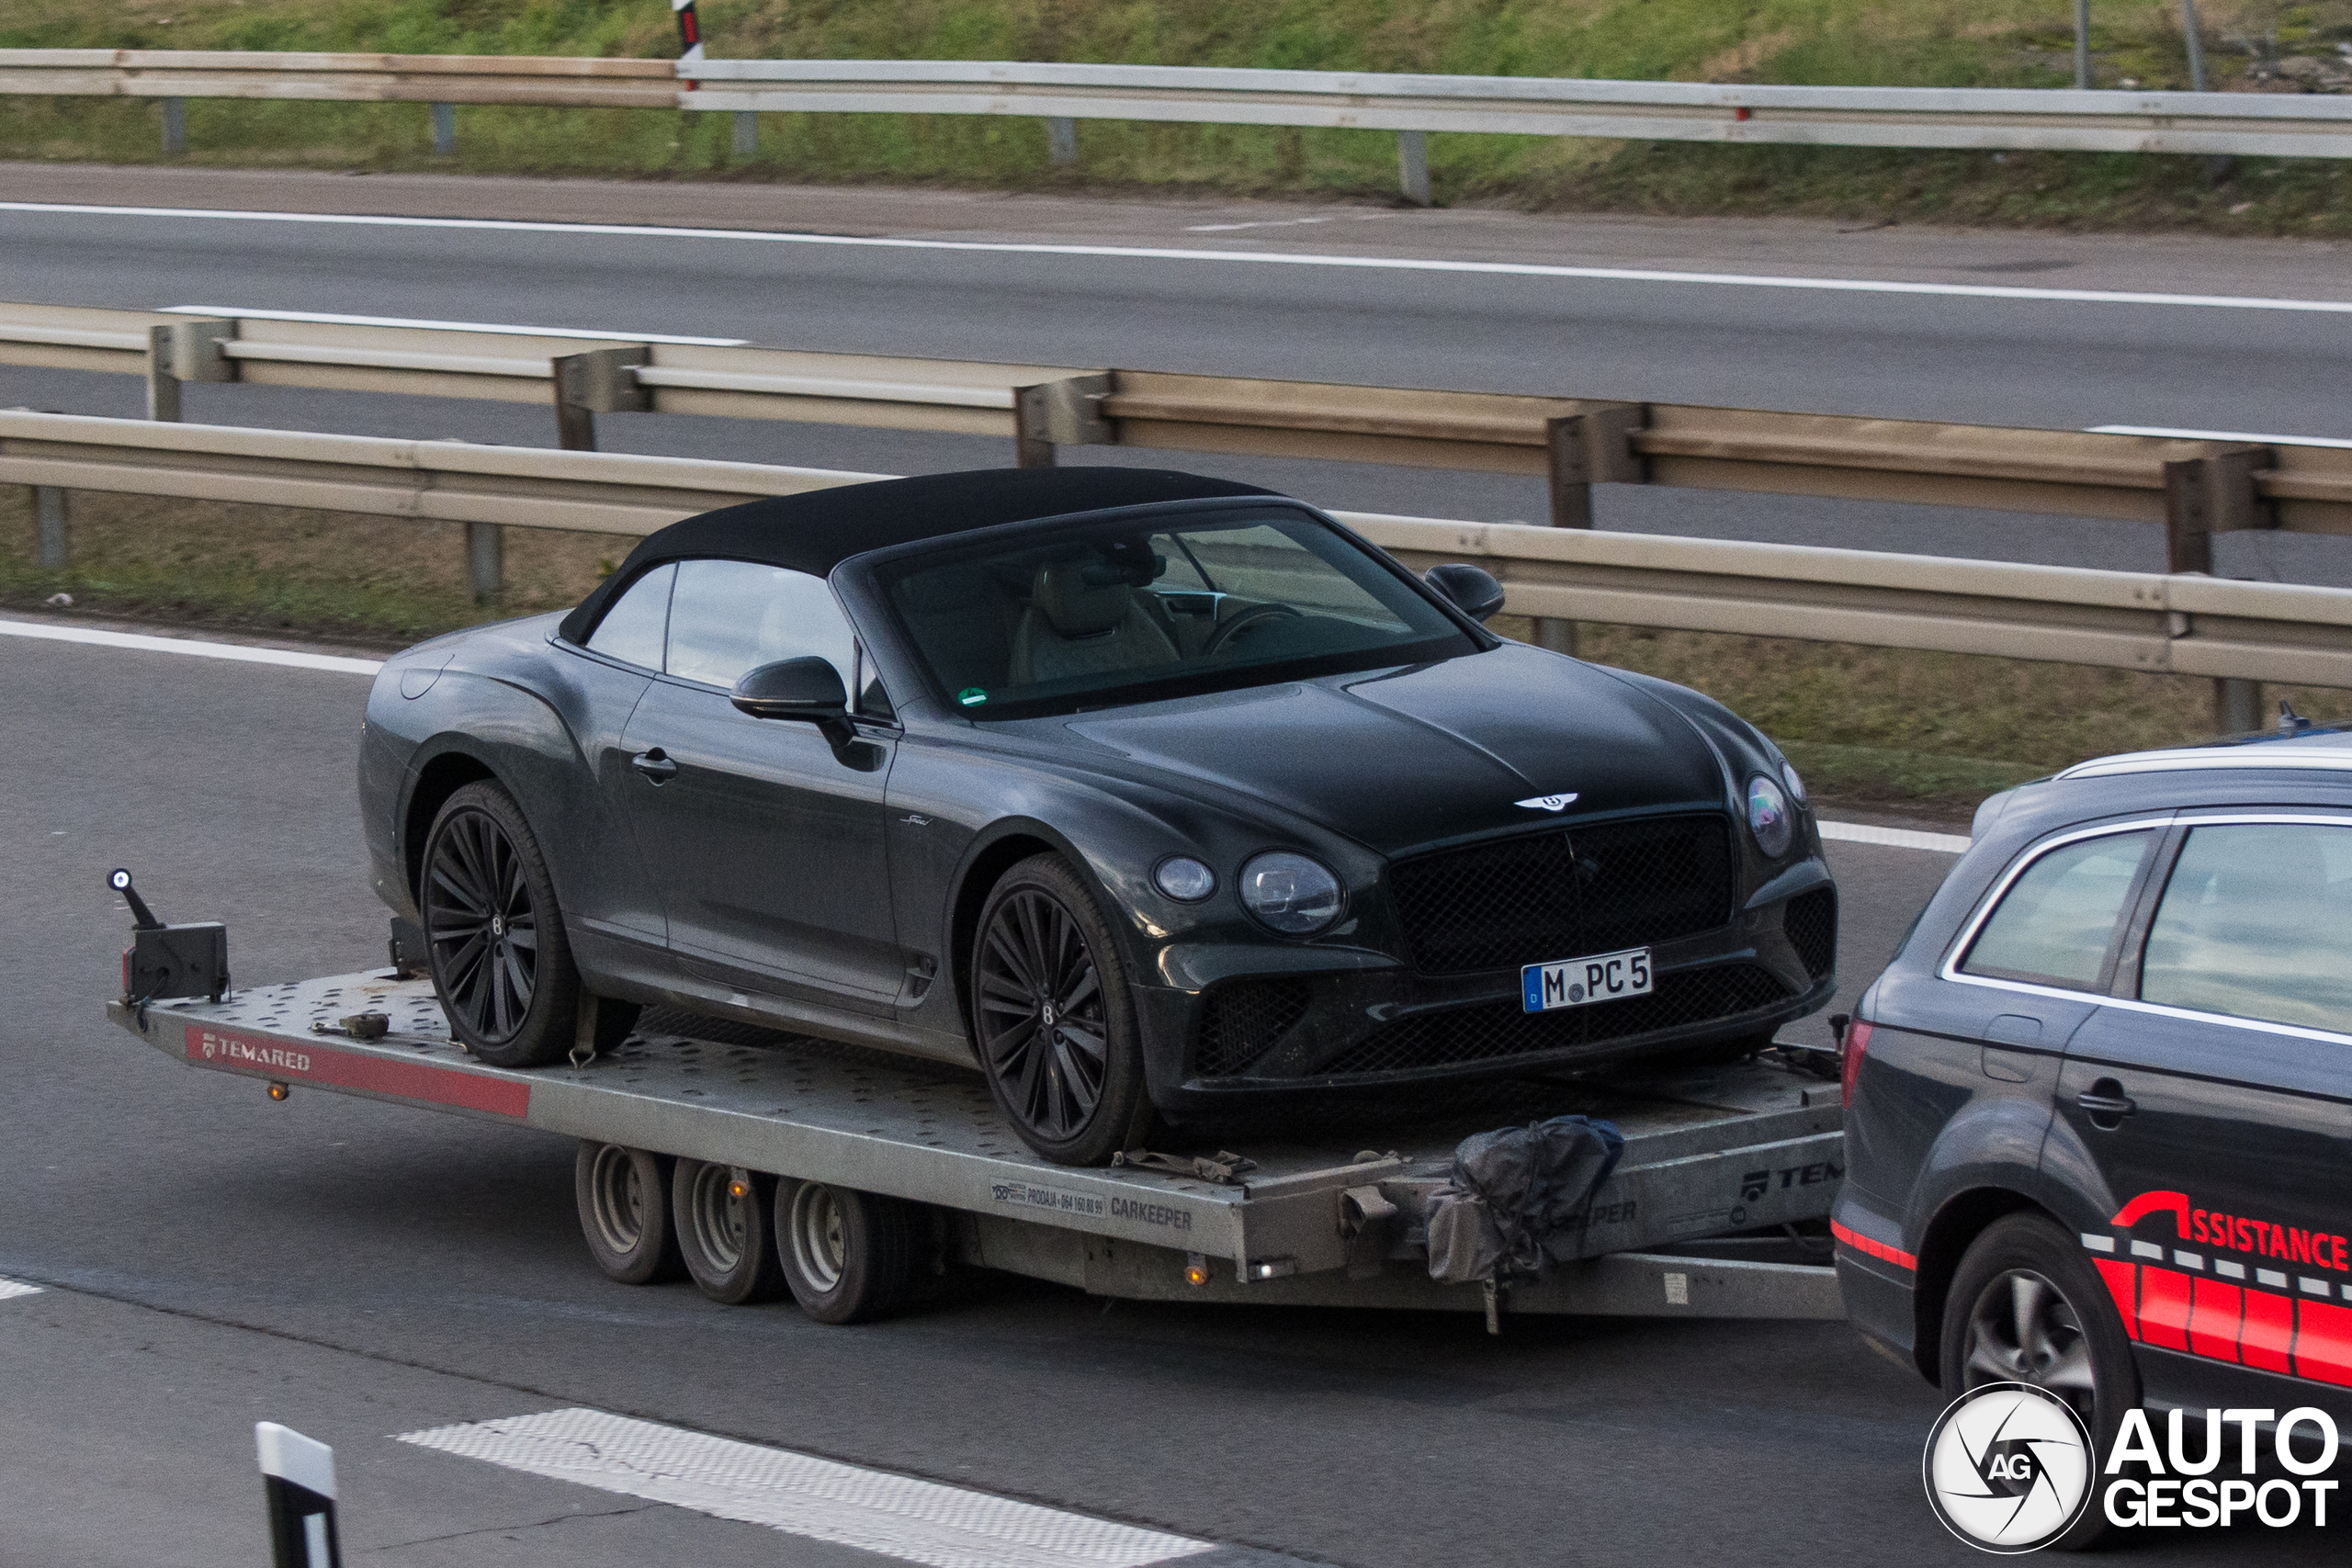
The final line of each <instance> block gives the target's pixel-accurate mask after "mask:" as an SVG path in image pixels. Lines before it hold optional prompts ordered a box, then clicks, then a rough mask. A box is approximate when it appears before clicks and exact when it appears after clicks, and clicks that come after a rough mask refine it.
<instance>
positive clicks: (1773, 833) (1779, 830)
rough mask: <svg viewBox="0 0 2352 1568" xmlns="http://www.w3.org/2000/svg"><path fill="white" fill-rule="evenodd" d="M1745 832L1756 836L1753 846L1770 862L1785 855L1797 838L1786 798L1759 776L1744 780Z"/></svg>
mask: <svg viewBox="0 0 2352 1568" xmlns="http://www.w3.org/2000/svg"><path fill="white" fill-rule="evenodd" d="M1747 830H1748V831H1749V832H1751V833H1753V834H1755V835H1756V847H1757V848H1758V849H1759V850H1762V851H1763V852H1765V853H1766V854H1768V855H1770V856H1771V857H1772V858H1773V859H1774V860H1778V859H1780V858H1781V856H1782V855H1784V854H1787V853H1788V852H1789V844H1790V842H1791V841H1792V840H1794V839H1795V838H1796V836H1797V825H1796V820H1795V818H1793V817H1792V816H1791V815H1790V812H1789V797H1788V795H1786V794H1784V793H1783V792H1782V791H1781V786H1780V785H1779V784H1774V783H1773V782H1772V781H1771V780H1770V779H1768V778H1766V777H1765V776H1764V775H1763V774H1762V773H1758V774H1756V775H1755V776H1754V777H1753V778H1750V779H1749V780H1748V781H1747Z"/></svg>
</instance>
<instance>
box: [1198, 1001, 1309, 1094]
mask: <svg viewBox="0 0 2352 1568" xmlns="http://www.w3.org/2000/svg"><path fill="white" fill-rule="evenodd" d="M1307 999H1308V992H1307V988H1306V981H1304V980H1237V981H1234V982H1233V983H1231V984H1230V985H1224V986H1219V987H1216V989H1215V990H1213V991H1211V992H1210V993H1209V994H1208V999H1207V1000H1206V1001H1205V1002H1204V1003H1203V1004H1202V1007H1201V1038H1200V1049H1199V1050H1198V1051H1197V1052H1196V1053H1194V1055H1193V1071H1194V1072H1196V1073H1198V1074H1199V1075H1200V1076H1201V1077H1204V1078H1215V1077H1227V1076H1228V1075H1230V1074H1233V1073H1238V1072H1239V1071H1240V1070H1241V1069H1242V1068H1244V1067H1246V1066H1249V1065H1250V1063H1251V1062H1254V1061H1256V1060H1257V1059H1258V1058H1259V1057H1260V1056H1261V1055H1264V1054H1265V1053H1266V1051H1267V1050H1268V1048H1270V1047H1271V1046H1272V1044H1273V1043H1274V1042H1275V1041H1277V1040H1280V1039H1281V1038H1282V1037H1283V1035H1285V1034H1287V1033H1289V1032H1290V1029H1291V1026H1292V1025H1293V1024H1295V1023H1296V1022H1297V1021H1299V1020H1300V1019H1302V1018H1305V1017H1306V1006H1307Z"/></svg>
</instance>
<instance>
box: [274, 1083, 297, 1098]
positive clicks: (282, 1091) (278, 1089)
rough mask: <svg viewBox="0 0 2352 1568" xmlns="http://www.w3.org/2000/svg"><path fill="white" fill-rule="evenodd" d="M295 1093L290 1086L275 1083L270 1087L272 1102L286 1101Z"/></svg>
mask: <svg viewBox="0 0 2352 1568" xmlns="http://www.w3.org/2000/svg"><path fill="white" fill-rule="evenodd" d="M293 1092H294V1089H293V1087H292V1086H291V1085H288V1084H282V1083H274V1084H271V1085H270V1086H269V1098H270V1099H272V1100H284V1099H285V1098H286V1097H287V1096H288V1095H289V1094H292V1093H293Z"/></svg>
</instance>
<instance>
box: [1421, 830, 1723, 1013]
mask: <svg viewBox="0 0 2352 1568" xmlns="http://www.w3.org/2000/svg"><path fill="white" fill-rule="evenodd" d="M1389 886H1390V888H1391V889H1392V890H1393V893H1394V896H1395V897H1396V900H1397V916H1398V918H1399V919H1401V920H1402V921H1403V922H1404V929H1405V941H1406V945H1407V947H1408V949H1409V951H1410V952H1411V953H1412V957H1413V964H1414V967H1415V968H1417V969H1419V970H1420V971H1421V972H1422V973H1423V974H1428V975H1463V974H1472V973H1476V972H1477V971H1479V970H1482V969H1503V968H1516V967H1518V966H1519V965H1521V964H1548V963H1551V962H1553V961H1554V960H1556V959H1562V958H1580V957H1582V956H1584V955H1585V954H1587V953H1608V952H1611V951H1613V950H1615V949H1617V948H1621V947H1637V946H1640V945H1642V944H1644V943H1646V942H1665V941H1668V940H1669V939H1671V938H1674V937H1679V936H1688V935H1691V934H1692V933H1693V932H1697V931H1712V930H1713V929H1714V928H1715V927H1717V926H1720V925H1722V924H1723V923H1724V921H1726V920H1728V919H1730V918H1731V902H1732V856H1731V828H1730V821H1729V819H1728V818H1724V817H1722V816H1720V815H1716V814H1713V813H1710V814H1708V815H1705V816H1698V817H1656V818H1649V819H1647V820H1645V821H1638V822H1610V823H1603V824H1601V825H1600V826H1599V827H1593V828H1577V829H1568V830H1566V831H1557V830H1555V831H1553V832H1548V833H1535V834H1530V835H1527V836H1526V837H1523V838H1516V839H1504V840H1498V841H1495V842H1492V843H1484V844H1473V845H1471V846H1470V847H1469V848H1467V849H1461V850H1448V851H1445V852H1442V853H1438V854H1433V855H1424V856H1422V857H1421V858H1420V859H1419V860H1409V861H1405V862H1402V863H1399V864H1397V866H1395V867H1393V868H1392V869H1391V870H1390V872H1389Z"/></svg>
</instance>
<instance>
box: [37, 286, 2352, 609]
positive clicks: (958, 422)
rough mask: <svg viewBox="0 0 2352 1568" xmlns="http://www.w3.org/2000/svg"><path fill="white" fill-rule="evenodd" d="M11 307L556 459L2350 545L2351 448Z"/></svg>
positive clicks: (189, 363)
mask: <svg viewBox="0 0 2352 1568" xmlns="http://www.w3.org/2000/svg"><path fill="white" fill-rule="evenodd" d="M619 336H620V334H617V333H578V334H570V333H553V332H540V333H533V332H517V331H511V330H497V329H487V328H483V329H476V328H464V327H454V326H424V325H401V324H391V323H379V324H368V323H365V322H352V321H321V320H316V319H302V318H299V317H294V316H291V315H290V314H289V315H286V316H272V315H270V314H267V313H263V314H260V315H243V316H236V315H209V314H206V313H202V312H194V313H191V312H189V311H184V310H183V311H138V310H91V309H83V308H76V307H61V306H30V305H7V304H0V363H5V364H17V365H28V366H44V367H56V368H66V369H81V370H97V371H111V372H118V373H123V374H138V375H144V376H145V377H146V378H147V379H148V387H149V409H150V412H152V413H153V414H154V415H155V416H157V417H159V418H164V419H174V418H176V417H177V416H178V412H179V409H180V406H181V404H180V389H181V387H182V385H183V384H184V383H185V382H187V381H190V380H194V381H205V382H211V381H243V382H248V383H253V384H256V385H274V386H298V387H312V388H332V389H342V390H350V391H374V392H398V393H418V394H426V395H432V396H439V397H459V398H487V399H494V400H516V401H537V400H548V401H549V402H550V403H551V404H552V405H553V407H554V410H555V412H556V416H557V427H558V433H559V439H560V444H561V445H563V446H567V447H571V448H574V449H584V448H590V447H593V446H594V445H595V425H594V421H595V417H596V415H597V414H598V413H616V412H631V411H651V412H666V413H686V414H710V415H721V416H727V417H733V418H755V419H778V420H792V421H803V422H808V423H831V424H852V425H874V426H886V427H890V428H897V429H912V430H931V431H942V432H952V433H957V434H980V435H997V436H1010V437H1012V439H1013V442H1014V455H1015V458H1016V460H1017V461H1019V462H1021V463H1023V464H1024V465H1028V466H1039V465H1044V464H1050V463H1052V462H1053V461H1054V460H1055V457H1054V454H1055V450H1056V448H1057V447H1058V446H1071V445H1100V446H1131V447H1148V448H1153V449H1169V448H1175V449H1183V450H1191V451H1204V452H1225V453H1238V454H1247V455H1250V456H1258V457H1307V458H1317V459H1322V460H1329V461H1342V462H1365V463H1383V464H1399V465H1406V466H1413V467H1424V468H1458V469H1469V470H1478V471H1486V472H1494V473H1511V474H1524V475H1529V476H1533V477H1540V478H1543V479H1545V480H1546V482H1547V487H1548V491H1549V517H1548V519H1547V521H1549V522H1550V523H1552V524H1554V525H1560V526H1569V527H1582V526H1589V525H1590V523H1591V521H1592V486H1593V485H1595V484H1611V483H1614V484H1654V485H1668V486H1677V487H1682V488H1688V489H1697V490H1723V491H1758V492H1764V493H1772V494H1783V495H1810V496H1819V497H1823V498H1825V499H1838V500H1860V501H1880V502H1907V503H1914V504H1923V505H1937V506H1963V507H1979V508H1985V509H1991V510H1999V511H2009V512H2025V513H2055V514H2059V515H2066V516H2079V517H2097V518H2108V519H2117V520H2125V521H2137V522H2149V523H2161V524H2164V525H2165V526H2166V528H2167V530H2168V538H2169V540H2170V543H2171V550H2170V555H2169V564H2170V565H2171V566H2172V568H2173V569H2174V570H2181V571H2190V570H2209V569H2210V567H2211V544H2210V540H2211V535H2213V534H2215V533H2219V532H2226V531H2230V530H2233V529H2245V528H2271V527H2277V528H2285V529H2290V530H2296V531H2302V532H2315V533H2330V534H2347V535H2352V450H2346V449H2344V448H2341V447H2328V446H2294V445H2276V446H2273V445H2257V444H2250V443H2244V442H2233V441H2226V440H2200V439H2195V438H2190V437H2181V436H2165V435H2153V434H2116V433H2104V432H2092V431H2064V430H2030V429H2014V428H2007V427H2002V426H1994V425H1965V424H1941V423H1929V422H1924V421H1909V420H1884V419H1870V418H1861V417H1856V416H1851V415H1842V414H1810V413H1788V412H1774V411H1769V410H1758V409H1726V408H1708V407H1702V406H1695V405H1687V404H1673V403H1635V402H1614V401H1608V400H1589V399H1586V400H1579V399H1574V398H1543V397H1532V396H1525V395H1521V394H1511V393H1491V392H1461V391H1433V390H1419V389H1408V388H1393V387H1353V386H1340V385H1330V384H1325V383H1320V382H1307V381H1276V380H1267V379H1261V378H1235V377H1216V376H1196V375H1182V374H1174V373H1170V372H1163V371H1148V370H1122V369H1089V368H1078V367H1067V366H1041V365H988V364H978V363H970V362H956V361H938V360H918V359H908V358H895V357H881V356H874V355H835V354H806V353H800V352H797V351H794V350H788V349H776V348H762V347H758V346H755V345H752V344H742V343H736V342H731V341H729V340H724V339H701V340H695V339H660V338H648V339H645V340H641V341H618V342H616V341H615V340H616V338H618V337H619Z"/></svg>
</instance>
